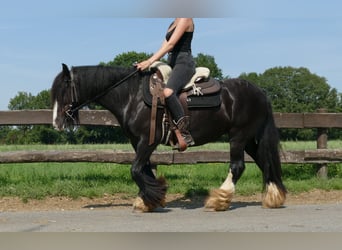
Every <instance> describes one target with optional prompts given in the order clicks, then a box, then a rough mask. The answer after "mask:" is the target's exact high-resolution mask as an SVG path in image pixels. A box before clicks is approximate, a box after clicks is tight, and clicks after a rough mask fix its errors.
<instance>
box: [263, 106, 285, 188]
mask: <svg viewBox="0 0 342 250" xmlns="http://www.w3.org/2000/svg"><path fill="white" fill-rule="evenodd" d="M258 144H259V145H258V151H257V155H258V157H257V158H258V159H259V160H260V164H261V165H262V167H263V178H264V184H265V187H266V188H267V187H268V185H270V184H275V185H276V186H277V187H278V189H279V191H281V192H282V193H284V195H285V194H286V188H285V186H284V184H283V181H282V170H281V162H280V154H279V151H280V139H279V133H278V129H277V127H276V125H275V122H274V118H273V112H272V106H271V103H270V102H269V103H268V108H267V118H266V120H265V123H264V127H263V129H262V132H261V134H260V137H259V142H258Z"/></svg>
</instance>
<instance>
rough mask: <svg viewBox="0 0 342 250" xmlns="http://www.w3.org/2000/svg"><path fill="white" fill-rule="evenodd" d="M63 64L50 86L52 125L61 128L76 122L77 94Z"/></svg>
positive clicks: (68, 71) (69, 72) (70, 73)
mask: <svg viewBox="0 0 342 250" xmlns="http://www.w3.org/2000/svg"><path fill="white" fill-rule="evenodd" d="M62 65H63V70H62V72H61V73H59V74H58V75H57V76H56V78H55V80H54V82H53V84H52V88H51V101H52V105H53V121H52V124H53V127H54V128H55V129H57V130H63V129H65V128H67V127H71V126H74V125H77V124H78V109H75V107H76V106H77V104H78V95H77V90H76V83H75V79H74V76H73V73H72V69H71V71H70V70H69V68H68V66H67V65H65V64H62Z"/></svg>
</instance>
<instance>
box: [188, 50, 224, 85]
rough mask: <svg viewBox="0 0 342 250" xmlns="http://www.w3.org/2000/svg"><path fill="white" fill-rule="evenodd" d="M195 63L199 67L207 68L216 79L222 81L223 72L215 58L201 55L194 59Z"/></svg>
mask: <svg viewBox="0 0 342 250" xmlns="http://www.w3.org/2000/svg"><path fill="white" fill-rule="evenodd" d="M194 60H195V63H196V66H197V67H207V68H209V69H210V75H211V76H212V77H214V78H216V79H219V80H222V79H223V75H222V70H221V69H220V68H219V67H218V65H217V64H216V62H215V58H214V57H213V56H210V55H204V54H202V53H199V54H198V55H197V56H196V57H194Z"/></svg>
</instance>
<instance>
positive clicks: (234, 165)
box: [205, 142, 245, 211]
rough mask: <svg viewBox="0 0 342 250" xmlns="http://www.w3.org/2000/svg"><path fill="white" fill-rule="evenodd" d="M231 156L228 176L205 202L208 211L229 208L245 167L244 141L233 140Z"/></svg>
mask: <svg viewBox="0 0 342 250" xmlns="http://www.w3.org/2000/svg"><path fill="white" fill-rule="evenodd" d="M230 158H231V161H230V169H229V173H228V176H227V178H226V180H225V181H224V182H223V183H222V185H221V186H220V188H219V189H214V190H212V191H211V192H210V194H209V197H208V199H207V200H206V203H205V208H206V210H207V211H225V210H227V209H228V208H229V206H230V203H231V201H232V199H233V195H234V193H235V184H236V182H237V181H238V180H239V178H240V177H241V175H242V173H243V171H244V169H245V162H244V144H243V143H234V142H231V150H230Z"/></svg>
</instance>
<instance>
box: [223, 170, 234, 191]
mask: <svg viewBox="0 0 342 250" xmlns="http://www.w3.org/2000/svg"><path fill="white" fill-rule="evenodd" d="M220 189H223V190H226V191H229V192H230V193H234V192H235V185H234V183H233V174H232V171H230V170H229V174H228V176H227V178H226V180H225V181H224V182H223V183H222V185H221V187H220Z"/></svg>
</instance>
